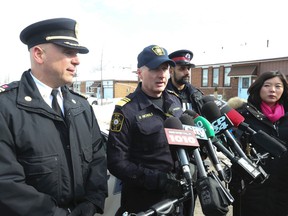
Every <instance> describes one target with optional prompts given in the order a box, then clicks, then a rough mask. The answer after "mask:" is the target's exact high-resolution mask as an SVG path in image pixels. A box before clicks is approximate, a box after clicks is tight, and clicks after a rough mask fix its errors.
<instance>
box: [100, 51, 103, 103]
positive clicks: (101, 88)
mask: <svg viewBox="0 0 288 216" xmlns="http://www.w3.org/2000/svg"><path fill="white" fill-rule="evenodd" d="M102 72H103V47H102V52H101V62H100V81H101V86H100V105H101V106H102V98H103V78H102Z"/></svg>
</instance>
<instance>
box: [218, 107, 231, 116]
mask: <svg viewBox="0 0 288 216" xmlns="http://www.w3.org/2000/svg"><path fill="white" fill-rule="evenodd" d="M230 110H232V108H231V107H230V106H228V105H225V106H223V107H222V108H221V109H220V111H221V113H222V114H227V113H228V112H229V111H230Z"/></svg>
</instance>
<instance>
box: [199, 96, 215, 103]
mask: <svg viewBox="0 0 288 216" xmlns="http://www.w3.org/2000/svg"><path fill="white" fill-rule="evenodd" d="M201 100H202V101H203V103H204V104H205V103H207V102H210V101H214V100H215V97H214V96H211V95H206V96H204V97H202V98H201Z"/></svg>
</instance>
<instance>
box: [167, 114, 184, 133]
mask: <svg viewBox="0 0 288 216" xmlns="http://www.w3.org/2000/svg"><path fill="white" fill-rule="evenodd" d="M164 127H165V128H173V129H181V130H182V128H183V126H182V123H181V121H180V119H179V118H176V117H174V116H172V117H169V118H167V119H166V120H165V121H164Z"/></svg>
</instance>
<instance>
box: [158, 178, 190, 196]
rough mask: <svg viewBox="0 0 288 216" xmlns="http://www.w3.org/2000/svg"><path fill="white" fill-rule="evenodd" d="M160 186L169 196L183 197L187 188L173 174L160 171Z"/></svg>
mask: <svg viewBox="0 0 288 216" xmlns="http://www.w3.org/2000/svg"><path fill="white" fill-rule="evenodd" d="M158 188H159V189H160V190H161V191H163V192H166V193H167V195H168V196H172V197H176V198H178V197H181V196H183V195H184V193H185V190H184V188H183V185H182V184H181V182H180V181H179V180H177V179H176V178H175V176H174V175H173V174H170V173H169V174H168V173H159V174H158Z"/></svg>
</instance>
